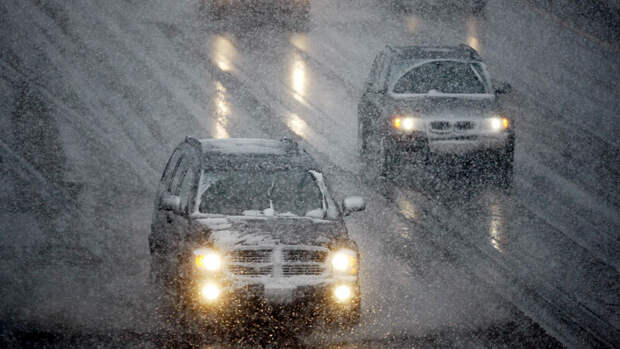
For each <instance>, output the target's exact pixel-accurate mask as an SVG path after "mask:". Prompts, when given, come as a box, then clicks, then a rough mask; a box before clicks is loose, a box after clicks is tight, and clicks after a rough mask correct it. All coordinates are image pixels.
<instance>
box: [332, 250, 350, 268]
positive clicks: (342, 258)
mask: <svg viewBox="0 0 620 349" xmlns="http://www.w3.org/2000/svg"><path fill="white" fill-rule="evenodd" d="M332 265H333V266H334V269H336V270H338V271H346V270H347V269H348V268H349V266H350V265H351V262H350V260H349V256H347V255H345V254H342V253H339V254H337V255H335V256H334V259H333V260H332Z"/></svg>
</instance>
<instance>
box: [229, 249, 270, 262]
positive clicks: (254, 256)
mask: <svg viewBox="0 0 620 349" xmlns="http://www.w3.org/2000/svg"><path fill="white" fill-rule="evenodd" d="M230 260H231V262H233V263H271V250H234V251H232V252H231V253H230Z"/></svg>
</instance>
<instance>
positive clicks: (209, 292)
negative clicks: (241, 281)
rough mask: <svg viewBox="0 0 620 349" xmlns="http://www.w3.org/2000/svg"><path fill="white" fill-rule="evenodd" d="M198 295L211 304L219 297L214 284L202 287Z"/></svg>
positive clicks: (218, 291) (218, 290) (217, 289)
mask: <svg viewBox="0 0 620 349" xmlns="http://www.w3.org/2000/svg"><path fill="white" fill-rule="evenodd" d="M200 295H201V296H202V298H204V299H205V300H207V301H209V302H212V301H214V300H216V299H217V297H219V296H220V288H219V287H218V286H217V285H216V284H213V283H208V284H206V285H204V286H202V289H200Z"/></svg>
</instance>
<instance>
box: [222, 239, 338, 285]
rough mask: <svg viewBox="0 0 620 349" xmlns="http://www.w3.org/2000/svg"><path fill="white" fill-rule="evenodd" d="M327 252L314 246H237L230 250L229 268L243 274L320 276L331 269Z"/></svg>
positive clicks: (244, 275)
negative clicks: (327, 264) (247, 247)
mask: <svg viewBox="0 0 620 349" xmlns="http://www.w3.org/2000/svg"><path fill="white" fill-rule="evenodd" d="M328 252H329V251H328V249H327V248H324V247H315V246H307V247H303V246H282V245H276V246H274V247H273V248H263V247H261V248H258V249H238V250H234V251H231V252H230V253H229V262H228V263H229V264H228V271H229V272H230V273H232V274H234V275H237V276H241V277H259V276H271V277H282V276H283V277H289V276H296V275H321V274H323V273H325V272H326V271H327V270H328V269H327V266H326V261H327V255H328Z"/></svg>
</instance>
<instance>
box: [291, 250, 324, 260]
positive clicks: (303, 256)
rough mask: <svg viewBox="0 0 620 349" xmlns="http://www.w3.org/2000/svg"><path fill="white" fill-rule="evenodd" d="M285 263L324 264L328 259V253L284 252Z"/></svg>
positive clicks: (311, 251)
mask: <svg viewBox="0 0 620 349" xmlns="http://www.w3.org/2000/svg"><path fill="white" fill-rule="evenodd" d="M283 259H284V261H285V262H318V263H323V262H325V259H327V251H315V250H283Z"/></svg>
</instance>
